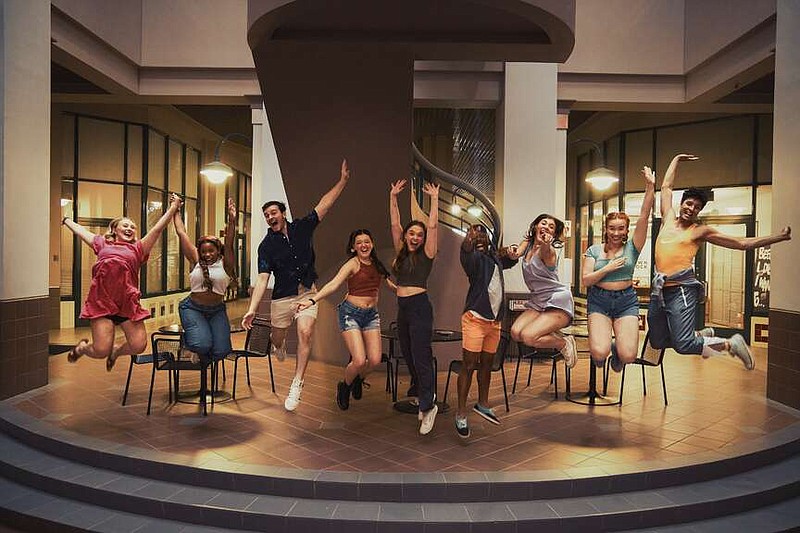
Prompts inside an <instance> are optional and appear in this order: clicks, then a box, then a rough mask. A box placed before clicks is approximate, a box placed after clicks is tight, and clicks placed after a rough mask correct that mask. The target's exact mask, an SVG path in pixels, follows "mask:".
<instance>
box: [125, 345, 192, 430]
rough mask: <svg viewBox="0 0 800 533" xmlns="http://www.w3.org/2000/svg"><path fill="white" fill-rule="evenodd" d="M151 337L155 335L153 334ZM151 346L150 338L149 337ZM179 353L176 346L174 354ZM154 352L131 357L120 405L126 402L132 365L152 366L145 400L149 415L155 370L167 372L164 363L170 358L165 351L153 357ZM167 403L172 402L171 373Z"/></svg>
mask: <svg viewBox="0 0 800 533" xmlns="http://www.w3.org/2000/svg"><path fill="white" fill-rule="evenodd" d="M153 335H157V334H156V333H153ZM151 346H152V336H151ZM175 353H176V354H177V353H180V346H178V348H177V351H176V352H175ZM155 354H156V352H155V351H153V352H152V353H141V354H136V355H132V356H131V363H130V365H129V366H128V378H127V379H126V380H125V392H124V393H123V394H122V405H125V402H127V401H128V389H129V388H130V384H131V375H132V374H133V365H149V364H153V375H152V376H151V379H150V393H149V395H148V398H147V414H148V415H150V405H151V403H152V399H153V379H154V378H155V370H168V368H167V367H165V365H164V363H166V362H167V361H168V359H169V357H170V355H169V352H167V351H165V352H163V353H159V354H158V356H157V357H156V356H155ZM169 401H170V402H172V372H170V373H169Z"/></svg>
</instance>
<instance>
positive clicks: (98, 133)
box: [78, 117, 125, 183]
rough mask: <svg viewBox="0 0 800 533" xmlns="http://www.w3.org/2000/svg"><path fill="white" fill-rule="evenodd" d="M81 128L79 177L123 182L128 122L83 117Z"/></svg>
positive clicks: (79, 133) (79, 126) (79, 137)
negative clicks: (125, 123) (126, 125)
mask: <svg viewBox="0 0 800 533" xmlns="http://www.w3.org/2000/svg"><path fill="white" fill-rule="evenodd" d="M78 128H79V129H78V164H79V166H78V175H79V176H80V178H81V179H93V180H103V181H115V182H118V183H122V178H123V169H124V162H125V142H124V139H125V125H124V124H123V123H121V122H110V121H107V120H95V119H91V118H83V117H81V119H80V123H79V125H78Z"/></svg>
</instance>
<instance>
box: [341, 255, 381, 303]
mask: <svg viewBox="0 0 800 533" xmlns="http://www.w3.org/2000/svg"><path fill="white" fill-rule="evenodd" d="M380 286H381V274H380V272H378V269H377V268H376V267H375V265H373V264H369V265H366V264H364V263H361V267H360V268H359V269H358V272H356V273H355V274H353V275H352V276H350V278H348V280H347V294H349V295H350V296H371V297H372V298H376V297H377V296H378V288H379V287H380Z"/></svg>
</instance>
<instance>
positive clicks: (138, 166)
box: [128, 124, 144, 203]
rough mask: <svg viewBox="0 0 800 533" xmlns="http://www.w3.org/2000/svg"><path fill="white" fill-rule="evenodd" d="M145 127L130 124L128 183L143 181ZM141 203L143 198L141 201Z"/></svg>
mask: <svg viewBox="0 0 800 533" xmlns="http://www.w3.org/2000/svg"><path fill="white" fill-rule="evenodd" d="M143 142H144V128H142V127H141V126H137V125H135V124H128V183H139V184H141V183H142V143H143ZM139 203H141V200H140V201H139Z"/></svg>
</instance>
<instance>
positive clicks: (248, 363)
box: [244, 355, 252, 387]
mask: <svg viewBox="0 0 800 533" xmlns="http://www.w3.org/2000/svg"><path fill="white" fill-rule="evenodd" d="M244 367H245V369H246V370H247V386H248V387H251V386H252V385H250V358H249V357H247V356H246V355H245V356H244Z"/></svg>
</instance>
